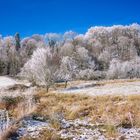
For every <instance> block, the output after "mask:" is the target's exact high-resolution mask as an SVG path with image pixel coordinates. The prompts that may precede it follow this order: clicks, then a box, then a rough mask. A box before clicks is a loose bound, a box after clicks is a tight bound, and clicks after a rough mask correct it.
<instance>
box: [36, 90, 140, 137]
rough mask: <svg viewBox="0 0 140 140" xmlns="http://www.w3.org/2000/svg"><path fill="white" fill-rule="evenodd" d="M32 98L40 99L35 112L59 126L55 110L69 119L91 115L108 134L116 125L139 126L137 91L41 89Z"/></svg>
mask: <svg viewBox="0 0 140 140" xmlns="http://www.w3.org/2000/svg"><path fill="white" fill-rule="evenodd" d="M35 98H36V100H38V103H39V105H38V107H37V110H36V111H35V114H39V115H42V116H45V117H47V118H49V119H50V120H52V122H51V123H52V126H53V127H54V128H55V129H58V130H59V129H61V128H60V125H59V121H57V119H56V120H53V119H52V118H53V117H54V116H55V115H56V114H61V115H63V116H64V118H65V119H68V120H74V119H77V118H84V117H90V118H91V122H92V123H94V124H96V125H97V126H98V127H99V128H101V129H103V133H105V135H106V136H108V137H110V136H111V137H116V136H117V135H118V134H117V127H123V128H131V127H140V119H139V116H140V95H129V96H96V97H91V96H84V95H74V94H57V93H51V92H50V93H46V92H45V91H40V92H39V93H38V94H37V95H36V97H35Z"/></svg>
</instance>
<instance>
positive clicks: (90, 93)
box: [0, 76, 140, 140]
mask: <svg viewBox="0 0 140 140" xmlns="http://www.w3.org/2000/svg"><path fill="white" fill-rule="evenodd" d="M64 85H65V84H64V83H57V84H56V87H57V90H56V89H54V88H51V89H50V91H49V92H48V93H47V92H46V89H44V88H41V87H40V88H39V87H32V86H31V84H30V83H29V82H27V81H22V80H16V79H13V78H10V77H6V76H1V77H0V95H1V96H0V136H1V139H11V140H12V139H13V140H16V139H17V140H18V139H21V140H31V139H37V140H40V139H42V140H43V139H44V140H51V139H53V140H59V139H66V140H68V139H73V140H95V139H99V140H108V139H118V140H125V139H128V140H139V139H140V119H139V115H140V110H139V107H140V102H139V100H140V79H125V80H102V81H71V82H69V83H68V85H67V88H66V89H64V88H63V87H64ZM103 89H104V90H103Z"/></svg>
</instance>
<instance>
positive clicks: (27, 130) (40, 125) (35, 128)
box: [17, 119, 49, 138]
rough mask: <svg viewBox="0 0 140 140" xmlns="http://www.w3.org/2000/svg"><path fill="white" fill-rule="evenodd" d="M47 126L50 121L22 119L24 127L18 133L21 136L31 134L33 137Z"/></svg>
mask: <svg viewBox="0 0 140 140" xmlns="http://www.w3.org/2000/svg"><path fill="white" fill-rule="evenodd" d="M45 128H49V124H48V122H42V121H37V120H33V119H25V120H23V121H22V127H21V128H19V129H18V131H17V133H18V135H19V137H22V136H26V135H29V136H31V137H32V138H36V137H38V136H39V134H40V132H41V131H42V130H43V129H45Z"/></svg>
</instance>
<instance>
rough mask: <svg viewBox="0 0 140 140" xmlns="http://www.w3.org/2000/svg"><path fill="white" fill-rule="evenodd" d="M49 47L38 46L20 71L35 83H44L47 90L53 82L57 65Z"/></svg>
mask: <svg viewBox="0 0 140 140" xmlns="http://www.w3.org/2000/svg"><path fill="white" fill-rule="evenodd" d="M53 58H54V57H53V54H51V52H50V49H49V48H38V49H37V50H36V51H35V52H34V53H33V55H32V57H31V59H30V60H29V61H28V62H27V63H26V64H25V65H24V67H23V68H22V71H21V73H20V75H21V76H23V77H24V78H27V79H28V80H29V81H31V82H32V83H33V84H35V85H44V86H45V87H46V89H47V91H48V89H49V88H50V86H51V85H53V83H54V82H55V78H56V68H57V65H56V63H54V59H53Z"/></svg>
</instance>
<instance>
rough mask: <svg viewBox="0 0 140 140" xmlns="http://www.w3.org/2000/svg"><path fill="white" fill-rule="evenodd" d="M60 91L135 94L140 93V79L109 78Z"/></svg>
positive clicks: (87, 93) (91, 93)
mask: <svg viewBox="0 0 140 140" xmlns="http://www.w3.org/2000/svg"><path fill="white" fill-rule="evenodd" d="M58 92H60V93H75V94H77V93H78V94H86V95H93V96H100V95H133V94H140V79H136V80H115V81H113V80H108V81H103V82H93V81H91V82H88V83H85V84H84V83H83V84H79V85H76V86H73V87H70V88H67V89H64V90H59V91H58Z"/></svg>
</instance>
